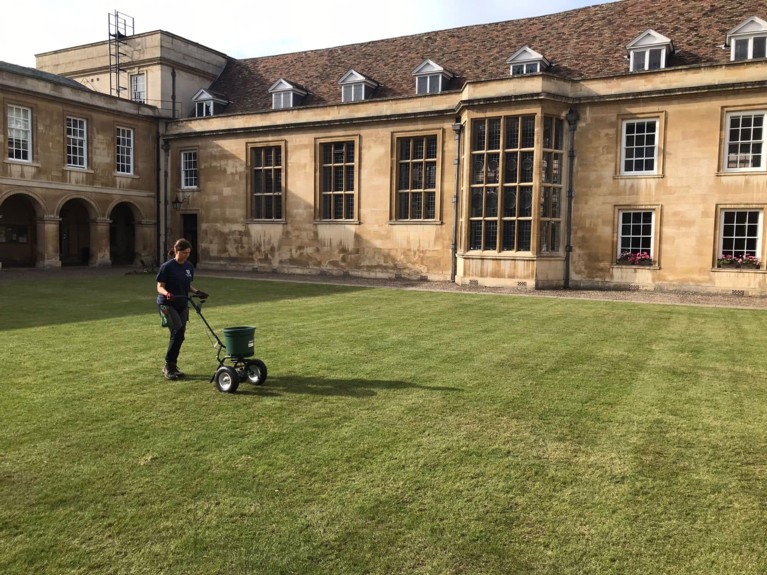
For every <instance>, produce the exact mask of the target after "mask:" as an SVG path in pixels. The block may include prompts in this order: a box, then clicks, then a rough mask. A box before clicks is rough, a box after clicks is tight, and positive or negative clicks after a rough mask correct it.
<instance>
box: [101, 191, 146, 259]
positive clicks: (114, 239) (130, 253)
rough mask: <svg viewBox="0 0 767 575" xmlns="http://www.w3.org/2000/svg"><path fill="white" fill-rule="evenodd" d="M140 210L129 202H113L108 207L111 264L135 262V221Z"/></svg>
mask: <svg viewBox="0 0 767 575" xmlns="http://www.w3.org/2000/svg"><path fill="white" fill-rule="evenodd" d="M141 219H142V218H141V210H139V209H138V207H136V205H134V204H133V203H131V202H128V201H118V202H114V203H113V204H112V206H110V208H109V257H110V260H111V262H112V265H113V266H114V265H132V264H134V263H136V257H137V256H136V251H137V250H136V243H137V242H136V234H137V227H136V223H137V222H140V221H141Z"/></svg>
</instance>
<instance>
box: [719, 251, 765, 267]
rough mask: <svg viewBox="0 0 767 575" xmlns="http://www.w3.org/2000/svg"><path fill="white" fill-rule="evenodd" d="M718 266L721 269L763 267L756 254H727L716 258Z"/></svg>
mask: <svg viewBox="0 0 767 575" xmlns="http://www.w3.org/2000/svg"><path fill="white" fill-rule="evenodd" d="M716 267H718V268H719V269H733V270H740V269H743V270H757V269H759V268H760V267H761V262H760V261H759V258H757V257H755V256H749V255H745V256H733V255H730V254H727V255H721V256H719V258H718V259H717V260H716Z"/></svg>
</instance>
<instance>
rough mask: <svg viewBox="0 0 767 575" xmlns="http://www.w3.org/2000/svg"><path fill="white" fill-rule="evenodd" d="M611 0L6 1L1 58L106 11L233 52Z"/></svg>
mask: <svg viewBox="0 0 767 575" xmlns="http://www.w3.org/2000/svg"><path fill="white" fill-rule="evenodd" d="M607 1H613V0H378V1H371V0H361V1H357V2H349V0H321V1H319V0H283V1H282V2H275V1H265V0H220V1H219V2H203V1H201V0H197V1H194V0H193V1H192V2H183V1H181V2H168V1H167V0H165V1H164V0H151V1H149V0H128V1H124V2H123V3H122V4H120V3H119V2H115V3H114V4H113V5H105V4H104V3H103V2H99V1H97V0H66V1H62V0H10V1H6V2H4V3H3V9H2V16H0V60H2V61H5V62H10V63H12V64H18V65H21V66H29V67H34V66H35V54H41V53H43V52H50V51H53V50H58V49H61V48H69V47H72V46H79V45H81V44H90V43H91V42H100V41H103V40H106V39H107V35H108V32H109V19H108V18H109V14H110V13H111V14H114V12H115V10H117V11H119V12H120V13H121V14H124V15H126V16H129V17H132V18H133V21H134V32H135V33H136V34H139V33H142V32H151V31H154V30H164V31H166V32H170V33H172V34H176V35H177V36H181V37H182V38H186V39H187V40H191V41H193V42H197V43H198V44H202V45H204V46H207V47H208V48H212V49H213V50H218V51H219V52H223V53H225V54H227V55H229V56H232V57H234V58H253V57H257V56H267V55H272V54H284V53H288V52H298V51H303V50H311V49H316V48H328V47H332V46H341V45H344V44H355V43H358V42H367V41H370V40H380V39H382V38H392V37H396V36H406V35H409V34H419V33H422V32H429V31H433V30H443V29H446V28H456V27H458V26H468V25H472V24H485V23H488V22H500V21H503V20H515V19H518V18H527V17H530V16H540V15H542V14H552V13H554V12H561V11H564V10H570V9H573V8H581V7H583V6H592V5H594V4H602V3H605V2H607Z"/></svg>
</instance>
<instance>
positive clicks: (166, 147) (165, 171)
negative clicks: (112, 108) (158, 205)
mask: <svg viewBox="0 0 767 575" xmlns="http://www.w3.org/2000/svg"><path fill="white" fill-rule="evenodd" d="M162 151H163V152H165V153H164V154H163V167H162V179H163V184H162V196H163V197H162V207H163V217H162V222H163V244H162V245H163V252H162V257H161V258H160V259H159V260H158V261H159V263H162V262H164V261H165V257H166V256H167V255H168V249H169V248H168V159H169V157H170V144H169V143H168V140H165V139H163V141H162Z"/></svg>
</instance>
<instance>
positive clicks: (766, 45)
mask: <svg viewBox="0 0 767 575" xmlns="http://www.w3.org/2000/svg"><path fill="white" fill-rule="evenodd" d="M755 40H760V41H761V42H759V44H761V46H759V52H760V54H759V55H757V56H755V55H754V44H755ZM743 43H745V44H746V50H745V57H744V58H738V57H737V54H738V48H739V47H742V46H743ZM730 50H731V51H730V59H731V60H732V61H733V62H744V61H746V60H754V59H755V58H756V59H760V58H764V57H766V54H765V52H767V35H765V34H760V35H755V36H749V37H748V38H736V39H735V40H733V41H732V46H731V47H730Z"/></svg>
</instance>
